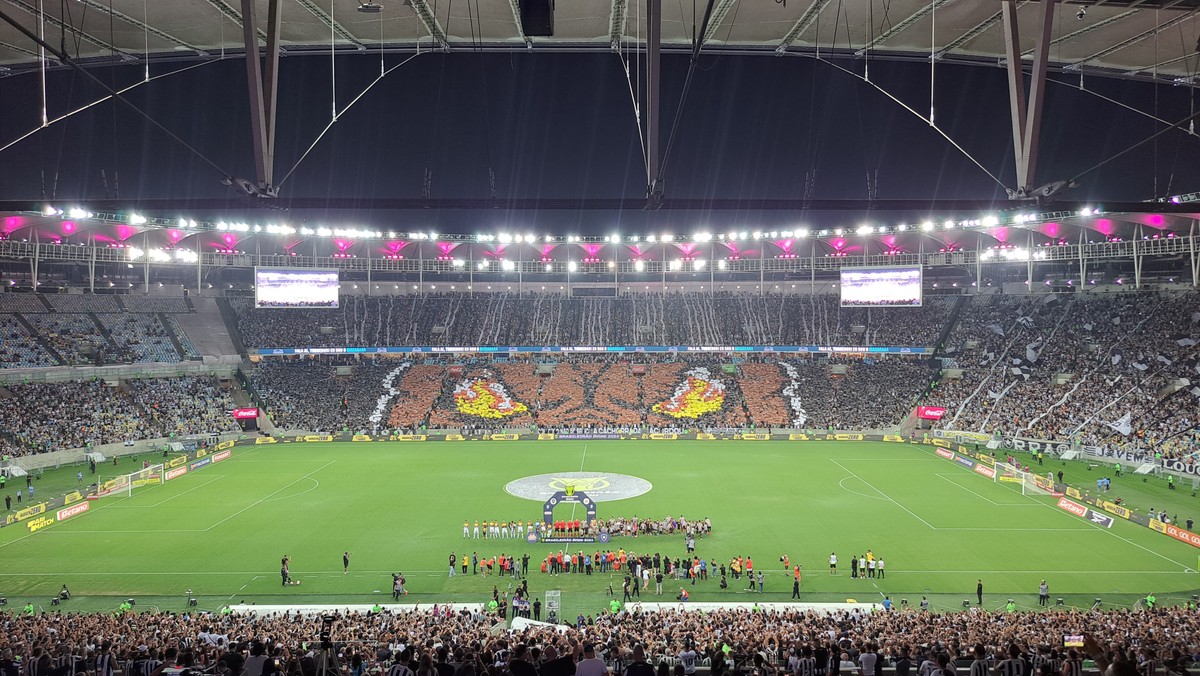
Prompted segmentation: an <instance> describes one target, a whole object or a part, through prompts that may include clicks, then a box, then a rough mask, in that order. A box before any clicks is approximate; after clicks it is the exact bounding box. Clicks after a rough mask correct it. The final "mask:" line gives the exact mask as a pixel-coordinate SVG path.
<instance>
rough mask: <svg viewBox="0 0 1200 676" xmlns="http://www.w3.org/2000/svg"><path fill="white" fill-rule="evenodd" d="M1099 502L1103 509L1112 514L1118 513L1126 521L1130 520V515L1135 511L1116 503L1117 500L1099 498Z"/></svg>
mask: <svg viewBox="0 0 1200 676" xmlns="http://www.w3.org/2000/svg"><path fill="white" fill-rule="evenodd" d="M1098 502H1099V503H1100V508H1101V509H1103V510H1104V511H1106V512H1109V513H1111V514H1116V515H1117V516H1119V517H1121V518H1122V519H1125V520H1126V521H1128V520H1129V517H1130V515H1132V514H1133V512H1132V511H1130V510H1129V509H1128V508H1126V507H1122V506H1120V505H1118V504H1116V503H1115V502H1109V501H1108V500H1099V501H1098Z"/></svg>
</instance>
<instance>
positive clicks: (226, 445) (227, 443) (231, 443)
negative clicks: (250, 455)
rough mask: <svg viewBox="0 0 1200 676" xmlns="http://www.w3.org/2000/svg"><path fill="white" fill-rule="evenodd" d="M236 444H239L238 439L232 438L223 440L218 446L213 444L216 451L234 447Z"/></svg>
mask: <svg viewBox="0 0 1200 676" xmlns="http://www.w3.org/2000/svg"><path fill="white" fill-rule="evenodd" d="M236 445H237V441H235V440H233V439H230V440H229V441H222V442H221V443H219V444H217V445H216V446H213V450H214V451H223V450H225V449H227V448H233V447H234V446H236ZM196 457H200V456H199V455H197V456H196Z"/></svg>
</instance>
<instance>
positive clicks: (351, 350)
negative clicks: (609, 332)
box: [249, 345, 933, 357]
mask: <svg viewBox="0 0 1200 676" xmlns="http://www.w3.org/2000/svg"><path fill="white" fill-rule="evenodd" d="M646 352H650V353H675V352H700V353H704V354H712V353H722V352H769V353H774V352H802V353H804V352H807V353H824V354H832V353H836V354H921V355H924V354H933V348H931V347H903V346H901V347H881V346H873V347H862V346H848V347H843V346H827V345H720V346H709V345H576V346H571V345H542V346H529V345H521V346H517V345H457V346H443V345H432V346H415V347H267V348H260V349H257V350H250V351H249V354H251V355H255V356H258V357H273V356H288V355H297V354H510V353H515V354H534V353H536V354H546V353H565V354H600V353H604V354H622V353H635V354H637V353H646Z"/></svg>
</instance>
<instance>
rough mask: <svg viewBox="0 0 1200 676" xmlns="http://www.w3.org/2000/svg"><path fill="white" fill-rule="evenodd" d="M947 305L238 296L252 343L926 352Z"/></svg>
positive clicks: (726, 298) (832, 299) (719, 297)
mask: <svg viewBox="0 0 1200 676" xmlns="http://www.w3.org/2000/svg"><path fill="white" fill-rule="evenodd" d="M953 303H954V300H953V299H944V298H930V299H928V300H927V303H926V305H925V306H924V307H921V308H888V309H863V308H842V307H840V304H839V300H838V297H837V296H834V295H813V296H791V295H788V296H784V295H771V294H768V295H765V296H757V295H740V294H739V295H733V294H727V293H718V294H715V295H714V294H676V295H668V296H663V295H640V294H629V295H625V296H621V297H619V298H574V297H568V296H564V295H562V294H529V293H526V294H523V295H520V296H518V295H517V294H515V293H488V294H480V295H478V296H470V295H467V294H446V295H432V294H431V295H424V296H383V297H368V296H345V297H343V298H342V302H341V307H339V308H336V309H313V310H300V309H285V310H276V309H254V308H253V305H252V303H251V302H250V301H249V300H248V299H242V300H235V301H234V307H235V308H236V309H237V311H238V329H239V331H240V333H241V335H242V340H243V341H244V342H245V344H246V345H247V346H249V347H260V348H268V347H301V346H302V347H336V346H345V345H354V346H378V345H906V346H932V345H933V343H934V342H935V341H936V339H937V337H938V334H939V332H940V330H941V328H942V327H943V326H944V325H945V324H946V321H947V320H948V319H949V317H950V313H951V309H952V307H953Z"/></svg>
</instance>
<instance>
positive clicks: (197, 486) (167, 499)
mask: <svg viewBox="0 0 1200 676" xmlns="http://www.w3.org/2000/svg"><path fill="white" fill-rule="evenodd" d="M224 478H225V475H224V474H222V475H220V476H215V477H213V478H211V479H209V480H208V481H205V482H204V483H202V484H197V485H195V486H192V487H191V488H189V489H187V490H186V491H182V492H179V493H176V494H175V495H172V496H171V497H169V498H166V499H164V500H159V501H158V502H155V503H154V504H150V505H124V504H116V505H112V506H113V507H117V508H121V509H123V508H125V507H158V506H159V505H163V504H166V503H168V502H170V501H172V500H174V499H175V498H177V497H179V496H181V495H186V494H188V493H191V492H192V491H194V490H197V489H200V488H204V487H205V486H207V485H209V484H211V483H213V482H214V481H220V480H221V479H224ZM93 532H95V531H93Z"/></svg>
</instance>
